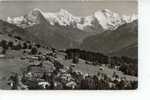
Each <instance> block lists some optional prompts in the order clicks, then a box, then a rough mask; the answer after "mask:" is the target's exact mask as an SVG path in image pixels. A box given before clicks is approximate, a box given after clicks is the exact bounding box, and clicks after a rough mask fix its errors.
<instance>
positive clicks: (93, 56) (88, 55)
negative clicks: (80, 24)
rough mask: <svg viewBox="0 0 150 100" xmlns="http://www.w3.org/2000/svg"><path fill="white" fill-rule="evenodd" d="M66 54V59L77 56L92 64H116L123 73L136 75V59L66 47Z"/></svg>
mask: <svg viewBox="0 0 150 100" xmlns="http://www.w3.org/2000/svg"><path fill="white" fill-rule="evenodd" d="M66 54H67V55H66V59H74V58H77V57H78V58H80V59H84V60H86V61H90V62H92V63H93V65H101V64H107V65H109V67H110V68H115V67H116V66H119V67H118V70H120V71H122V72H123V73H124V74H128V75H133V76H137V72H138V67H137V66H138V65H137V64H138V62H137V61H138V60H137V59H133V58H129V57H126V56H121V57H117V56H112V57H110V56H107V55H104V54H102V53H97V52H96V53H95V52H90V51H85V50H80V49H67V50H66Z"/></svg>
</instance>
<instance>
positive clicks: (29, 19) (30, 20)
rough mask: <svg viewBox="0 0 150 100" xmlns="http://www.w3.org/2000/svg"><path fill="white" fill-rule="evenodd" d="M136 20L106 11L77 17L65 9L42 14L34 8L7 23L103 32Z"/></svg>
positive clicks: (132, 17) (135, 17)
mask: <svg viewBox="0 0 150 100" xmlns="http://www.w3.org/2000/svg"><path fill="white" fill-rule="evenodd" d="M136 19H137V16H136V15H132V16H126V15H120V14H118V13H116V12H112V11H110V10H108V9H103V10H98V11H96V12H95V13H94V14H93V15H91V16H86V17H78V16H74V15H72V14H71V13H70V12H68V11H67V10H65V9H60V11H58V12H43V11H41V10H40V9H38V8H35V9H33V10H31V11H30V12H29V13H28V14H26V15H25V16H21V17H14V18H10V17H8V19H7V21H8V22H9V23H13V24H16V25H17V26H21V27H30V26H32V25H34V24H39V23H42V22H45V21H47V22H48V23H49V24H50V25H55V24H56V23H57V24H58V25H61V26H71V27H73V28H78V29H80V30H84V29H87V28H86V27H92V29H93V30H94V27H96V29H97V28H98V27H100V28H101V27H102V28H103V29H104V30H113V29H116V28H117V27H119V26H120V25H122V24H125V23H130V22H132V21H134V20H136Z"/></svg>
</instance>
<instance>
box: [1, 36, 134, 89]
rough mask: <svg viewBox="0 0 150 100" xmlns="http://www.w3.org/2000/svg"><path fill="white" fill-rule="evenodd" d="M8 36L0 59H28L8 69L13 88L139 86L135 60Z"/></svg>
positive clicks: (9, 84) (109, 87) (9, 85)
mask: <svg viewBox="0 0 150 100" xmlns="http://www.w3.org/2000/svg"><path fill="white" fill-rule="evenodd" d="M7 37H8V38H10V39H8V40H4V39H1V41H0V47H1V54H0V61H1V60H3V59H5V60H6V59H17V60H16V61H21V62H25V63H27V64H26V66H23V68H19V69H20V70H19V71H18V72H13V73H9V74H8V76H7V77H6V80H7V82H5V85H6V84H7V85H8V87H9V89H11V90H41V89H42V90H72V89H75V90H79V89H85V90H111V89H113V90H120V89H136V88H137V73H135V72H136V70H133V69H132V68H135V67H137V66H135V65H134V64H136V63H133V62H135V61H134V60H130V59H127V60H126V61H128V62H129V63H125V64H124V66H125V67H124V66H123V65H121V64H120V63H118V62H116V61H111V63H110V61H109V59H108V58H109V57H107V56H105V55H102V54H97V53H96V54H95V53H92V52H86V51H82V50H78V49H68V50H57V49H55V48H49V47H44V46H41V45H39V44H36V43H34V42H31V41H23V40H22V39H21V38H20V37H19V36H10V35H8V36H7ZM12 52H13V53H12ZM93 55H94V56H93ZM96 55H97V56H96ZM112 58H113V59H117V58H115V57H112ZM117 61H118V60H117ZM119 61H120V60H119ZM121 63H122V62H121ZM0 66H3V65H0ZM132 66H135V67H132ZM18 67H19V65H18ZM130 67H131V68H130ZM129 68H130V69H129ZM0 83H1V82H0Z"/></svg>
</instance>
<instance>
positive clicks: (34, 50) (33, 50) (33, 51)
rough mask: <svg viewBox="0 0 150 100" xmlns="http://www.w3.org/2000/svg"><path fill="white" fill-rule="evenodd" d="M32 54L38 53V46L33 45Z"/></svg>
mask: <svg viewBox="0 0 150 100" xmlns="http://www.w3.org/2000/svg"><path fill="white" fill-rule="evenodd" d="M30 53H31V54H32V55H35V54H37V53H38V50H37V48H36V47H33V48H32V49H31V52H30Z"/></svg>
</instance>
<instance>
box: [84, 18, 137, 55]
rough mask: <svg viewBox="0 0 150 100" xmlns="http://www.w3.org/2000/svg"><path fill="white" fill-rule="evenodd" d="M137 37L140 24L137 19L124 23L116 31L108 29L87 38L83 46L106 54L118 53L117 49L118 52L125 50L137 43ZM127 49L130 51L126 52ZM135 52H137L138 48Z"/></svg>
mask: <svg viewBox="0 0 150 100" xmlns="http://www.w3.org/2000/svg"><path fill="white" fill-rule="evenodd" d="M137 39H138V24H137V20H136V21H134V22H132V23H129V24H124V25H122V26H120V27H119V28H118V29H116V30H114V31H106V32H104V33H101V34H98V35H94V36H90V37H88V38H86V39H85V40H84V41H83V43H82V44H81V48H82V49H85V50H90V51H94V52H102V53H105V54H110V53H111V54H112V53H113V52H115V53H116V54H117V51H118V53H119V51H120V52H123V50H125V49H127V48H128V47H129V46H130V45H132V44H135V45H137ZM121 50H122V51H121ZM133 50H136V49H133ZM127 51H129V52H130V50H129V49H128V50H126V53H128V52H127ZM133 53H135V54H136V53H137V50H136V51H135V52H133ZM120 54H121V53H120ZM131 55H134V54H131Z"/></svg>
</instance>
